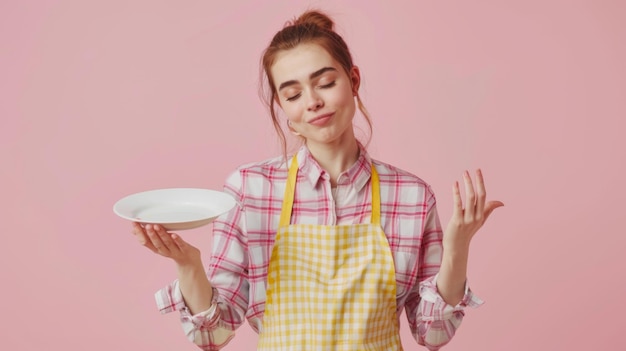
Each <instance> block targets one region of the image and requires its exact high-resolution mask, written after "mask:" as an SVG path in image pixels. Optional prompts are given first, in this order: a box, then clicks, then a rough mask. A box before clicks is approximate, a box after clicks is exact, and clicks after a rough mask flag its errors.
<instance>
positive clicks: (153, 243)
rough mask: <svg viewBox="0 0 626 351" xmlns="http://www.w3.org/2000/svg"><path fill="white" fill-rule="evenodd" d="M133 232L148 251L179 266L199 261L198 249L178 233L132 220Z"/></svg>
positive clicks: (190, 264) (195, 263) (194, 263)
mask: <svg viewBox="0 0 626 351" xmlns="http://www.w3.org/2000/svg"><path fill="white" fill-rule="evenodd" d="M133 234H134V235H135V237H136V238H137V240H138V241H139V243H140V244H141V245H143V246H145V247H147V248H148V249H150V251H152V252H154V253H156V254H159V255H161V256H163V257H168V258H171V259H172V260H174V261H175V262H176V263H177V264H178V265H179V266H193V265H197V264H199V263H201V255H200V250H198V248H196V247H195V246H193V245H190V244H188V243H187V242H186V241H184V240H183V239H182V238H181V237H180V236H179V235H178V234H176V233H170V232H167V231H166V230H165V228H163V227H162V226H160V225H158V224H146V225H141V224H139V223H137V222H133Z"/></svg>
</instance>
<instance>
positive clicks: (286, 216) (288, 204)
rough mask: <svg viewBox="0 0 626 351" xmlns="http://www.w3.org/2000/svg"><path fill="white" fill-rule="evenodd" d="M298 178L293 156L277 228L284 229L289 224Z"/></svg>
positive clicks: (296, 163)
mask: <svg viewBox="0 0 626 351" xmlns="http://www.w3.org/2000/svg"><path fill="white" fill-rule="evenodd" d="M297 178H298V158H297V157H296V155H293V158H292V159H291V166H290V167H289V174H288V175H287V186H286V188H285V195H284V196H285V197H284V199H283V207H282V210H281V211H280V222H279V224H278V226H279V227H286V226H288V225H289V223H290V222H291V211H292V210H293V198H294V197H295V194H296V179H297Z"/></svg>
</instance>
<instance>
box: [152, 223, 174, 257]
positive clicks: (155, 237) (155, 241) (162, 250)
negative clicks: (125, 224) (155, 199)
mask: <svg viewBox="0 0 626 351" xmlns="http://www.w3.org/2000/svg"><path fill="white" fill-rule="evenodd" d="M154 229H155V228H154V225H152V224H146V233H147V234H148V238H150V241H151V242H152V245H154V247H155V249H156V250H157V252H158V253H159V254H161V255H163V256H169V253H170V252H169V249H168V248H167V246H165V244H164V243H163V240H161V237H160V236H159V234H158V233H157V231H156V230H154Z"/></svg>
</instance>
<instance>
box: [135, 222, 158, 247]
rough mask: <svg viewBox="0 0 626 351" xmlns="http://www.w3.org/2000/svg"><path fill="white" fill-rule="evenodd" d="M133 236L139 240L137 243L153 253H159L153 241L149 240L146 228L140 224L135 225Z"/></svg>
mask: <svg viewBox="0 0 626 351" xmlns="http://www.w3.org/2000/svg"><path fill="white" fill-rule="evenodd" d="M133 235H134V236H135V237H136V238H137V241H139V243H140V244H141V245H143V246H145V247H147V248H148V249H150V251H152V252H157V249H156V248H155V247H154V245H152V241H150V239H149V238H148V235H147V234H146V232H145V230H144V228H143V227H142V226H141V225H140V224H139V223H133Z"/></svg>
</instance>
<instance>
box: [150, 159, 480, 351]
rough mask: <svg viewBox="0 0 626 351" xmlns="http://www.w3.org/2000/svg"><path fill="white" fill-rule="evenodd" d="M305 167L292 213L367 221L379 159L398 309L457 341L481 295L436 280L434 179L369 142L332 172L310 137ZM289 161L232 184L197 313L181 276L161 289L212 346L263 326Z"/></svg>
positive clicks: (329, 221)
mask: <svg viewBox="0 0 626 351" xmlns="http://www.w3.org/2000/svg"><path fill="white" fill-rule="evenodd" d="M297 156H298V161H299V163H300V164H299V167H300V169H299V172H298V180H297V183H296V192H295V198H294V204H293V211H292V216H291V223H292V224H293V223H299V224H320V225H347V224H358V223H367V222H369V221H370V210H371V187H370V176H371V168H370V167H371V164H372V162H373V164H374V166H375V167H376V170H377V171H378V173H379V176H380V195H381V196H380V198H381V225H382V227H383V230H384V232H385V234H386V236H387V239H388V240H389V245H390V247H391V252H392V254H393V258H394V262H395V272H396V285H397V315H398V317H399V316H400V314H401V313H402V309H405V310H406V316H407V319H408V322H409V326H410V328H411V331H412V333H413V336H414V337H415V339H416V340H417V342H418V343H419V344H421V345H426V346H427V347H428V348H429V349H432V350H436V349H438V348H439V347H441V346H443V345H445V344H446V343H448V342H449V341H450V339H451V338H452V336H453V335H454V333H455V331H456V329H457V328H458V327H459V325H460V323H461V321H462V319H463V316H464V312H463V309H464V307H465V306H472V307H475V306H478V305H480V304H482V301H481V300H480V299H479V298H478V297H476V296H474V295H473V294H472V292H471V291H470V290H469V289H468V288H467V286H466V288H465V296H464V297H463V299H462V301H461V302H460V303H459V304H458V305H457V306H451V305H448V304H446V303H445V302H444V301H443V299H442V298H441V296H440V295H439V293H438V292H437V287H436V274H437V272H438V271H439V266H440V262H441V259H442V236H443V233H442V230H441V224H440V221H439V217H438V215H437V210H436V205H435V204H436V202H435V196H434V194H433V191H432V190H431V188H430V186H429V185H428V184H426V183H425V182H424V181H422V180H421V179H419V178H418V177H416V176H414V175H412V174H410V173H408V172H405V171H402V170H400V169H398V168H395V167H393V166H390V165H387V164H385V163H382V162H379V161H376V160H372V159H371V158H370V157H369V155H368V154H367V152H366V150H365V149H364V148H363V147H361V153H360V156H359V158H358V160H357V162H356V163H355V164H354V165H353V166H352V167H350V169H348V170H347V171H345V172H344V173H342V174H341V175H340V176H339V178H338V179H337V187H336V189H331V183H330V177H329V175H328V173H327V172H326V171H324V170H323V169H322V168H321V167H320V165H319V164H318V163H317V162H316V161H315V159H314V158H313V157H312V155H311V154H310V153H309V151H308V149H307V148H306V147H302V148H301V149H300V150H299V151H298V155H297ZM287 171H288V167H287V166H286V165H285V164H284V162H283V159H282V157H277V158H274V159H271V160H267V161H264V162H259V163H254V164H249V165H245V166H242V167H240V168H239V169H238V170H237V171H235V172H234V173H232V174H231V175H230V176H229V178H228V179H227V181H226V185H225V188H224V189H225V191H226V192H227V193H229V194H231V195H232V196H233V197H234V198H235V199H236V200H237V206H235V208H233V210H231V211H230V212H229V213H227V214H225V215H223V216H221V217H220V218H218V219H217V220H216V221H215V222H214V223H213V235H214V244H213V253H212V258H211V261H210V264H209V268H208V273H207V275H208V278H209V280H210V282H211V284H212V286H213V305H212V306H211V307H210V308H209V310H207V311H203V312H200V313H197V314H196V315H191V313H190V311H189V309H188V308H187V307H186V306H185V303H184V300H183V297H182V294H181V292H180V289H179V286H178V281H174V282H173V283H171V284H170V285H168V286H166V287H165V288H163V289H161V290H159V291H158V292H157V293H156V294H155V297H156V302H157V306H158V308H159V310H160V311H161V313H168V312H172V311H180V313H181V321H182V324H183V329H184V330H185V333H186V334H187V336H188V338H189V339H190V340H191V341H192V342H194V343H196V344H197V345H198V346H199V347H200V348H202V349H203V350H218V349H221V348H222V347H223V346H224V345H226V344H227V343H228V342H229V341H230V340H231V338H232V337H233V335H234V331H235V329H237V328H238V327H239V326H240V325H241V324H243V322H244V320H246V319H247V320H248V322H249V324H250V326H251V327H252V328H253V329H254V330H255V331H256V332H259V331H260V330H261V328H262V324H263V312H264V309H265V289H266V284H267V283H266V278H267V267H268V264H269V257H270V254H271V251H272V245H273V242H274V236H275V234H276V231H277V227H278V223H279V217H280V212H281V207H282V201H283V194H284V192H285V186H286V180H287Z"/></svg>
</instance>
